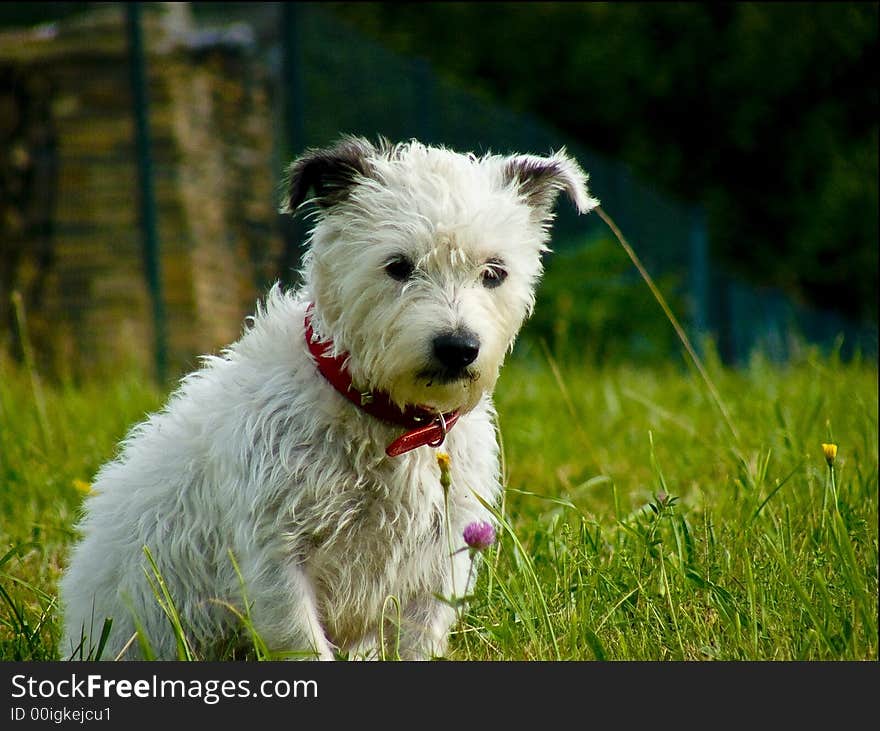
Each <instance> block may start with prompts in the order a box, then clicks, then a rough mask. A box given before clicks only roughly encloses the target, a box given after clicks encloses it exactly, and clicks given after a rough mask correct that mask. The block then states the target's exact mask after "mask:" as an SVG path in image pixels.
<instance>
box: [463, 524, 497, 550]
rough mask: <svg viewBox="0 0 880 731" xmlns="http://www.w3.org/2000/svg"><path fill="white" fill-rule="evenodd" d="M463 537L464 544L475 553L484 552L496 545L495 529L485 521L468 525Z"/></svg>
mask: <svg viewBox="0 0 880 731" xmlns="http://www.w3.org/2000/svg"><path fill="white" fill-rule="evenodd" d="M463 535H464V542H465V543H467V544H468V546H470V547H471V548H472V549H473V550H474V551H483V550H485V549H487V548H488V547H489V546H491V545H492V544H493V543H495V529H494V528H493V527H492V525H491V524H490V523H486V522H484V521H475V522H473V523H468V525H467V527H466V528H465V529H464V534H463Z"/></svg>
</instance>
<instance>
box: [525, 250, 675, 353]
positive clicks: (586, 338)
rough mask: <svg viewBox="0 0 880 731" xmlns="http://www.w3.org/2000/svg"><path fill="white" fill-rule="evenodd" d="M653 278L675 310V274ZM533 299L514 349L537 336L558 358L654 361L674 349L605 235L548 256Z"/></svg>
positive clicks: (644, 291) (653, 306)
mask: <svg viewBox="0 0 880 731" xmlns="http://www.w3.org/2000/svg"><path fill="white" fill-rule="evenodd" d="M656 284H657V286H658V287H659V288H660V291H661V292H662V293H663V296H664V297H665V298H666V299H667V301H668V302H669V303H670V305H671V306H672V308H673V311H676V312H682V311H683V309H684V305H683V303H682V301H681V298H680V296H678V295H677V294H676V293H677V292H679V291H680V289H679V287H678V285H679V284H680V282H679V281H678V278H677V277H676V276H674V275H665V276H662V277H660V278H659V279H658V280H657V281H656ZM537 300H538V301H537V305H536V306H535V311H534V313H533V315H532V317H531V318H530V319H529V321H528V323H527V324H526V326H525V328H524V330H523V333H522V336H521V340H522V341H523V342H524V344H522V345H518V346H517V347H518V349H519V350H520V351H523V350H531V349H533V348H535V347H541V341H542V340H543V341H544V342H545V343H546V344H547V346H548V347H549V348H550V350H551V352H552V354H553V356H554V357H555V358H557V359H559V360H563V361H572V362H578V363H581V364H583V363H592V364H596V365H600V364H603V363H608V362H615V361H619V360H621V359H628V360H633V361H635V362H640V363H643V364H644V363H659V362H661V361H663V360H668V358H669V354H670V353H672V352H676V350H678V349H679V348H680V345H679V344H678V340H677V338H676V335H675V331H674V330H673V329H672V325H670V323H669V321H668V320H667V319H666V317H665V315H664V314H663V311H662V310H661V309H660V306H659V305H658V304H657V302H656V301H655V300H654V297H653V295H652V294H651V291H650V290H649V289H648V287H647V286H646V285H645V283H644V282H643V281H642V280H641V279H640V278H639V275H638V273H637V272H636V270H635V269H634V267H633V266H632V264H631V263H630V261H629V259H628V258H627V257H626V254H625V253H624V252H623V250H622V249H621V248H620V244H618V243H617V242H616V241H614V240H613V239H611V238H608V237H598V238H595V239H593V240H592V241H589V242H585V243H584V245H581V246H570V247H566V249H565V250H564V251H560V252H559V253H555V254H551V255H550V256H549V257H548V259H547V260H546V261H545V273H544V277H543V280H542V282H541V285H540V288H539V291H538V296H537Z"/></svg>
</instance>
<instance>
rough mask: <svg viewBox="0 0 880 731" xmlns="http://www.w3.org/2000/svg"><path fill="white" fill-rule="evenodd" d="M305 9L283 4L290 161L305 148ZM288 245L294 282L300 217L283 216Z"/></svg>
mask: <svg viewBox="0 0 880 731" xmlns="http://www.w3.org/2000/svg"><path fill="white" fill-rule="evenodd" d="M302 17H303V10H302V8H300V7H299V3H281V17H280V25H281V83H280V89H279V94H280V97H281V99H280V101H281V127H282V132H281V145H280V146H279V147H280V149H281V159H282V166H283V167H284V168H285V169H286V166H287V164H288V163H289V162H290V160H291V158H293V157H294V156H295V155H297V154H298V153H300V152H302V151H303V150H304V149H305V147H306V144H305V142H306V141H305V124H304V121H303V108H304V106H303V105H304V101H303V99H304V95H305V93H304V92H305V90H304V82H303V76H302V65H303V53H302V34H301V33H300V25H301V23H302ZM280 227H281V236H282V238H283V241H284V248H283V251H282V253H281V263H280V267H279V269H280V273H281V279H282V281H284V282H285V283H286V284H292V283H293V282H294V279H295V271H296V269H297V267H298V266H299V262H300V259H301V257H302V252H303V240H304V239H305V236H306V226H305V224H304V223H303V222H302V220H301V218H300V217H298V216H296V217H295V216H293V215H292V214H291V215H289V216H282V217H281V221H280Z"/></svg>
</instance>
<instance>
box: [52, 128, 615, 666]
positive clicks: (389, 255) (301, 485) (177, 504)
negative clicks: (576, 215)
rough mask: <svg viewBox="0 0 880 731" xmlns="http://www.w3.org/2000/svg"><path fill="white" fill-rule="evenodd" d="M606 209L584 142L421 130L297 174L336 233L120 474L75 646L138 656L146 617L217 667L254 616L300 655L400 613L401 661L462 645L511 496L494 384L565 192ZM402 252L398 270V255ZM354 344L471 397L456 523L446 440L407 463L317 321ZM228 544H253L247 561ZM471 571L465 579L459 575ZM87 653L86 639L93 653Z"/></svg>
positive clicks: (76, 625) (80, 584) (428, 385)
mask: <svg viewBox="0 0 880 731" xmlns="http://www.w3.org/2000/svg"><path fill="white" fill-rule="evenodd" d="M561 190H564V191H566V192H567V193H568V195H569V196H570V198H571V199H572V201H573V202H574V204H575V205H576V207H577V208H578V210H579V211H581V212H586V211H588V210H590V209H591V208H592V207H593V206H595V205H596V203H597V202H596V201H595V200H593V199H592V198H590V196H589V195H588V193H587V188H586V176H585V175H584V173H583V172H582V171H581V169H580V168H579V167H578V165H577V164H576V163H575V162H574V161H573V160H572V159H570V158H569V157H568V156H567V155H566V154H565V153H564V152H560V153H556V154H555V155H552V156H550V157H537V156H531V155H516V156H510V157H502V156H497V155H487V156H485V157H481V158H477V157H475V156H473V155H463V154H458V153H455V152H453V151H450V150H448V149H445V148H437V147H428V146H424V145H422V144H420V143H418V142H416V141H412V142H410V143H406V144H400V145H389V144H388V143H386V142H384V141H382V142H381V143H380V144H379V145H378V146H373V145H372V144H371V143H369V142H367V141H365V140H363V139H360V138H353V137H348V138H343V139H342V140H341V141H340V142H339V143H337V144H336V145H335V146H334V147H332V148H328V149H322V150H311V151H309V152H307V153H306V154H305V155H303V156H302V157H301V158H299V159H298V160H297V161H295V162H294V163H293V164H292V165H291V168H290V180H289V193H288V198H289V199H288V201H287V208H288V210H290V211H293V210H295V209H296V208H297V207H299V206H300V204H302V203H303V202H304V200H305V198H306V196H307V194H308V192H309V191H314V197H313V198H311V199H310V202H312V203H314V204H316V207H315V214H314V215H315V217H316V224H315V226H314V229H313V231H312V233H311V237H310V247H309V250H308V253H307V254H306V257H305V260H304V267H303V279H304V285H303V286H302V287H301V288H300V289H299V291H296V292H287V291H284V290H282V289H281V288H280V287H279V286H277V285H276V286H275V287H274V288H273V289H272V290H271V292H269V294H268V297H267V298H266V301H265V303H264V304H263V305H258V307H257V312H256V315H255V316H254V317H253V318H250V319H249V323H248V327H247V328H246V330H245V332H244V334H243V336H242V337H241V339H240V340H239V341H238V342H236V343H235V344H233V345H232V346H231V347H229V348H228V349H227V350H225V351H224V352H223V353H222V355H221V356H219V357H207V358H205V359H204V362H203V365H202V367H201V369H200V370H198V371H197V372H195V373H192V374H191V375H188V376H186V377H185V378H184V379H183V380H182V382H181V385H180V387H179V388H178V389H177V391H176V392H175V393H174V394H173V395H172V396H171V398H170V400H169V402H168V404H167V405H166V407H165V408H164V409H163V410H162V411H161V412H160V413H157V414H154V415H152V416H150V417H149V418H148V419H147V420H146V421H144V422H143V423H141V424H139V425H137V426H136V427H134V428H133V429H132V431H131V432H130V433H129V435H128V436H127V437H126V439H125V440H124V442H123V444H122V448H121V451H120V453H119V456H118V457H117V458H116V459H114V460H113V461H111V462H109V463H108V464H106V465H104V467H103V468H102V469H101V470H100V472H99V473H98V475H97V477H96V478H95V481H94V487H93V494H91V495H90V496H89V497H88V499H87V503H86V506H85V515H84V517H83V520H82V522H81V523H80V525H79V529H80V531H81V532H82V536H83V537H82V540H81V542H80V543H79V544H78V545H77V546H76V547H75V549H74V550H73V553H72V555H71V557H70V563H69V567H68V569H67V571H66V573H65V575H64V577H63V579H62V582H61V599H62V603H63V607H64V611H65V636H64V642H63V645H62V652H64V653H73V654H75V655H77V656H79V655H80V654H81V653H82V654H87V653H88V652H89V650H90V649H91V648H92V647H94V645H96V644H97V642H98V640H99V635H100V631H101V627H102V625H103V622H104V619H105V617H112V619H113V623H112V630H111V632H110V635H109V640H108V642H107V645H106V648H105V650H104V653H103V657H104V658H113V657H115V656H116V655H117V654H119V653H120V652H121V651H123V649H124V648H126V646H127V648H126V649H125V651H124V652H122V656H123V657H124V658H138V657H141V656H142V655H141V644H140V642H138V641H135V642H130V640H131V638H132V637H133V636H134V635H135V632H136V630H138V629H140V631H141V633H142V636H143V637H144V638H145V639H146V640H147V641H148V642H149V645H150V647H151V648H152V651H153V652H154V653H155V656H156V657H158V658H163V659H164V658H174V657H176V654H177V640H176V638H175V633H174V631H173V629H172V624H171V622H170V621H169V618H168V616H167V614H166V612H165V611H164V610H163V608H162V606H161V604H160V602H159V601H158V600H157V596H156V593H155V591H154V589H153V588H152V587H151V581H149V580H148V577H150V578H151V579H153V583H155V577H154V576H153V572H152V570H151V569H150V568H149V566H148V564H147V561H146V558H145V552H144V547H147V548H148V549H149V551H150V553H151V555H152V556H153V557H154V559H155V562H156V565H157V568H158V571H159V574H160V575H161V577H162V579H163V580H164V582H165V584H166V586H167V589H168V592H169V593H170V596H171V598H172V599H173V601H174V605H175V606H176V609H177V612H178V613H179V616H180V620H181V623H182V625H183V628H184V631H185V636H186V638H187V641H188V643H189V644H190V646H191V647H192V648H193V649H194V651H195V652H196V654H197V655H198V656H199V657H204V658H211V657H212V653H215V652H217V648H218V647H221V646H223V642H224V641H225V640H226V639H227V638H229V637H234V636H235V635H236V632H237V631H238V629H239V625H240V619H239V616H237V614H243V613H245V612H246V613H247V614H248V615H249V617H250V618H251V620H252V622H253V625H254V627H255V629H256V630H257V632H258V633H259V634H260V636H261V637H262V638H263V640H264V641H265V643H266V644H267V646H268V647H269V648H270V649H271V650H273V651H276V652H279V653H291V654H293V653H306V656H311V657H318V658H321V659H332V658H333V657H334V654H335V653H336V652H344V653H350V654H351V655H356V656H364V657H371V656H373V657H374V656H376V654H377V651H378V645H377V638H378V636H379V629H380V623H381V622H382V621H383V616H384V617H385V619H386V620H387V619H388V618H389V616H394V617H395V618H396V616H397V613H396V611H393V610H392V609H391V606H392V604H391V603H389V601H388V598H389V597H394V598H395V599H396V600H397V602H398V603H399V606H400V610H401V620H400V622H399V625H398V624H396V622H395V625H396V626H394V627H392V628H391V629H392V631H391V632H388V631H386V632H385V633H384V634H385V636H386V637H388V636H389V635H393V639H394V642H395V643H399V651H400V654H401V656H402V657H404V658H429V657H431V656H437V655H442V653H443V652H444V651H445V648H446V642H447V634H448V632H449V629H450V627H451V625H452V623H453V621H454V619H455V612H454V611H453V609H452V608H451V607H450V606H449V604H447V603H444V602H442V601H439V600H438V599H437V598H436V596H437V595H438V594H439V595H441V596H446V597H452V596H453V595H458V596H462V595H465V594H466V593H468V592H469V590H470V588H471V587H470V586H464V583H465V581H466V579H467V577H468V576H470V581H471V583H473V580H474V574H473V573H470V574H469V571H468V565H469V561H470V557H469V554H468V552H466V551H465V552H458V553H456V554H455V555H453V556H452V557H450V550H449V543H448V537H449V536H451V537H452V541H453V544H454V545H453V548H458V547H461V546H463V545H464V542H463V539H462V533H463V530H464V528H465V526H467V525H468V524H469V523H471V522H472V521H476V520H484V521H490V522H491V521H492V516H491V514H490V512H489V511H488V510H487V509H486V508H485V507H484V506H483V505H481V504H480V501H479V500H478V499H477V496H479V498H481V499H482V500H483V501H485V502H486V503H488V504H497V503H498V501H499V498H500V493H501V485H500V484H499V469H498V448H497V442H496V435H495V428H494V410H493V406H492V401H491V393H492V390H493V388H494V386H495V381H496V379H497V376H498V372H499V368H500V366H501V364H502V361H503V360H504V357H505V355H506V353H507V352H508V350H509V349H510V348H511V347H512V345H513V341H514V338H515V337H516V334H517V332H518V330H519V328H520V326H521V325H522V323H523V321H524V320H525V318H526V317H527V316H528V315H529V313H530V312H531V309H532V306H533V304H534V288H535V283H536V281H537V279H538V277H539V276H540V273H541V258H540V255H541V252H542V251H544V250H546V242H547V239H548V226H549V223H550V221H551V219H552V208H553V204H554V201H555V198H556V194H557V193H558V192H559V191H561ZM395 263H396V268H395V266H393V265H394V264H395ZM310 302H313V303H314V313H313V327H314V329H315V331H316V333H317V334H318V335H319V336H320V337H321V339H323V340H332V342H333V344H334V350H335V352H336V353H343V352H344V353H348V369H349V371H350V373H351V376H352V379H353V381H354V383H355V384H357V385H358V387H359V388H360V387H363V388H368V389H375V390H382V391H384V392H386V393H387V394H388V395H389V397H390V399H391V400H392V401H393V402H394V403H396V404H398V405H400V406H401V407H403V406H405V405H410V404H417V405H422V406H427V407H430V408H432V409H435V410H437V411H449V410H453V409H458V410H460V412H461V418H460V419H459V421H458V423H457V425H456V426H455V428H454V429H452V430H451V431H450V432H449V434H448V436H447V438H446V442H445V443H444V444H443V446H442V447H441V449H442V450H443V451H444V452H447V453H448V454H449V456H450V463H451V477H452V486H451V488H450V490H449V506H448V522H447V512H446V510H445V507H444V494H443V489H442V488H441V485H440V472H439V467H438V464H437V459H436V451H435V449H433V448H431V447H430V446H421V447H418V448H416V449H414V450H413V451H410V452H408V453H406V454H403V455H401V456H398V457H394V458H390V457H388V456H386V454H385V447H386V446H387V445H388V444H389V442H391V441H392V440H394V439H395V438H396V437H398V436H399V435H400V434H401V432H402V431H403V430H402V428H401V427H398V426H393V425H390V424H387V423H385V422H383V421H380V420H378V419H376V418H374V417H372V416H370V415H368V414H366V413H364V412H363V411H361V410H360V409H358V408H357V406H355V405H354V404H352V403H350V402H349V401H348V400H346V399H345V398H344V397H343V396H341V395H340V394H339V393H338V392H336V391H335V390H334V388H333V387H332V386H331V385H330V383H329V382H328V381H327V380H325V379H324V378H323V377H322V375H321V374H320V373H319V372H318V370H317V369H316V366H315V361H314V359H313V357H312V356H311V355H310V353H309V351H308V349H307V347H306V342H305V336H304V327H303V319H304V314H305V311H306V308H307V306H308V304H309V303H310ZM450 333H452V334H453V335H455V334H456V333H458V334H460V333H467V335H468V337H469V338H470V341H469V342H471V343H472V344H473V343H478V352H477V354H476V356H475V358H474V359H473V361H472V362H470V363H468V364H465V365H464V366H463V367H462V368H460V369H456V368H455V367H450V366H449V364H438V362H437V361H438V354H437V353H438V350H437V346H436V341H437V338H438V337H440V336H443V335H449V334H450ZM231 556H234V558H235V561H236V563H237V566H238V569H239V570H240V573H239V571H237V570H236V568H235V564H234V563H233V561H232V559H231ZM454 582H455V585H454ZM77 648H80V649H79V650H77Z"/></svg>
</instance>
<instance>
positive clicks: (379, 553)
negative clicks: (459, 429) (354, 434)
mask: <svg viewBox="0 0 880 731" xmlns="http://www.w3.org/2000/svg"><path fill="white" fill-rule="evenodd" d="M323 498H324V499H322V500H318V501H317V502H316V503H315V504H313V505H312V506H310V509H309V511H308V514H309V516H310V518H311V519H310V520H309V525H301V526H300V527H299V531H298V532H299V534H300V541H301V545H300V546H299V553H300V555H301V556H302V557H303V558H304V568H305V570H306V572H307V574H308V575H309V577H310V578H311V579H312V581H313V583H314V587H315V591H316V595H317V596H316V598H317V601H318V605H319V612H320V614H321V619H322V621H323V622H324V624H325V630H326V632H327V633H328V635H329V636H330V637H331V638H332V639H333V641H334V642H335V643H337V644H338V645H340V646H345V645H348V644H351V643H354V642H356V641H358V640H359V639H360V638H362V637H363V636H365V635H368V634H370V633H371V632H372V631H374V630H375V629H376V628H377V626H378V621H379V618H380V617H381V615H382V613H383V606H386V605H387V603H388V602H389V601H390V600H389V597H394V598H395V599H396V600H397V601H398V602H400V603H405V602H407V601H408V600H409V599H410V598H411V597H413V596H416V595H419V594H423V593H424V592H425V591H429V590H430V589H432V588H434V587H436V586H437V584H438V581H439V579H440V577H441V576H442V573H443V571H444V566H443V557H444V553H443V550H442V546H444V545H446V543H445V542H444V533H445V527H446V521H445V517H444V516H445V513H446V509H445V505H444V497H443V490H442V487H441V486H440V483H439V476H438V475H435V474H433V472H432V471H431V470H429V469H427V465H425V464H423V463H422V464H418V465H417V466H416V467H414V468H413V469H411V470H409V474H408V475H407V476H406V478H402V476H401V475H400V474H395V475H394V476H391V477H389V476H388V475H387V474H385V473H383V471H380V470H377V471H375V472H374V473H372V474H366V475H363V474H362V475H359V477H358V479H352V480H350V481H346V482H345V483H344V484H337V485H335V486H334V487H333V489H332V490H330V491H328V492H327V493H325V494H324V495H323ZM450 509H451V510H452V511H455V507H454V503H453V504H451V505H450ZM446 553H447V554H448V551H447V552H446ZM388 606H390V605H388ZM389 611H390V609H389Z"/></svg>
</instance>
